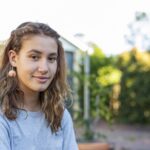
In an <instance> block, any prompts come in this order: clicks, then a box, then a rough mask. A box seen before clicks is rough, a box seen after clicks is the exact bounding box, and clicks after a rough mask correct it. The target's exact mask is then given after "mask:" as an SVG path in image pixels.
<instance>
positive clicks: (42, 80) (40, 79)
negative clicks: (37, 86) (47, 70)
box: [33, 76, 49, 83]
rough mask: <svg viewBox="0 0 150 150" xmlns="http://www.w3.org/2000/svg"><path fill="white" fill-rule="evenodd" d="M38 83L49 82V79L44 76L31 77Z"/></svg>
mask: <svg viewBox="0 0 150 150" xmlns="http://www.w3.org/2000/svg"><path fill="white" fill-rule="evenodd" d="M33 77H34V78H35V79H36V80H37V81H38V82H40V83H45V82H47V81H48V80H49V77H44V76H33Z"/></svg>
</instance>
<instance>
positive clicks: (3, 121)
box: [0, 109, 9, 128]
mask: <svg viewBox="0 0 150 150" xmlns="http://www.w3.org/2000/svg"><path fill="white" fill-rule="evenodd" d="M8 122H9V121H8V119H7V118H6V116H5V115H4V113H3V112H2V111H1V109H0V126H3V127H5V128H9V123H8Z"/></svg>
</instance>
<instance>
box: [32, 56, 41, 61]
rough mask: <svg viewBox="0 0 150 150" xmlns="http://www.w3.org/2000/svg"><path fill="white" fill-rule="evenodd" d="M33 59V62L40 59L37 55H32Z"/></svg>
mask: <svg viewBox="0 0 150 150" xmlns="http://www.w3.org/2000/svg"><path fill="white" fill-rule="evenodd" d="M31 58H32V59H33V60H35V61H37V60H38V59H39V58H40V57H39V56H37V55H31Z"/></svg>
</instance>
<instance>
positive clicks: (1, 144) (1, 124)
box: [0, 115, 11, 150]
mask: <svg viewBox="0 0 150 150" xmlns="http://www.w3.org/2000/svg"><path fill="white" fill-rule="evenodd" d="M8 130H9V127H8V124H7V123H6V121H5V120H4V118H3V116H1V115H0V150H11V148H10V137H9V131H8Z"/></svg>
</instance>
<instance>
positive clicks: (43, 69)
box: [38, 60, 48, 74]
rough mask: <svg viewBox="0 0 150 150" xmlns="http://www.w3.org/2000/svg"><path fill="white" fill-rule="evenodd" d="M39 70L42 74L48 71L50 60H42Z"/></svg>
mask: <svg viewBox="0 0 150 150" xmlns="http://www.w3.org/2000/svg"><path fill="white" fill-rule="evenodd" d="M38 71H39V72H41V73H42V74H45V73H47V72H48V62H47V60H42V61H40V62H39V67H38Z"/></svg>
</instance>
